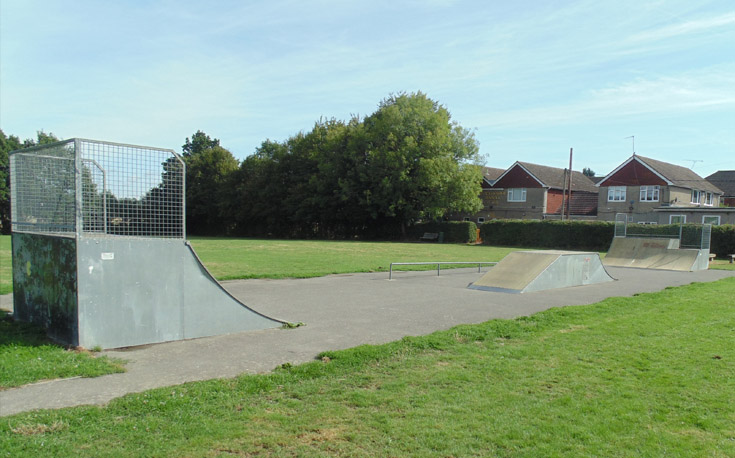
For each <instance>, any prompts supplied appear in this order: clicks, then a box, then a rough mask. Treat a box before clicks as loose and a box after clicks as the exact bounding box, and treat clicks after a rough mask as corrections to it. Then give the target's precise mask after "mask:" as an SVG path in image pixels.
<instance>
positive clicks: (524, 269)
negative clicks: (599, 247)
mask: <svg viewBox="0 0 735 458" xmlns="http://www.w3.org/2000/svg"><path fill="white" fill-rule="evenodd" d="M613 280H614V279H613V278H612V277H611V276H610V275H609V274H608V273H607V271H606V270H605V267H603V265H602V263H601V262H600V255H599V254H597V253H594V252H589V253H588V252H579V251H515V252H513V253H510V254H509V255H508V256H506V257H504V258H503V259H502V260H501V261H500V262H499V263H498V264H497V265H496V266H495V267H493V268H492V269H490V270H489V271H488V272H487V273H486V274H485V275H483V276H482V277H481V278H480V279H479V280H477V281H476V282H474V283H472V284H470V285H469V288H472V289H479V290H482V291H498V292H505V293H528V292H533V291H543V290H547V289H555V288H568V287H570V286H582V285H590V284H593V283H601V282H606V281H613Z"/></svg>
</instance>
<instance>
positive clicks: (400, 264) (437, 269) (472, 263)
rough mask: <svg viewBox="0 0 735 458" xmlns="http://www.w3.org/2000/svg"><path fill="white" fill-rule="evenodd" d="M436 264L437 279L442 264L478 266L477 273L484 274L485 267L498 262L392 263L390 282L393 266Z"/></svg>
mask: <svg viewBox="0 0 735 458" xmlns="http://www.w3.org/2000/svg"><path fill="white" fill-rule="evenodd" d="M434 264H436V275H437V277H438V276H439V275H440V274H441V266H442V264H465V265H474V264H477V271H478V272H482V270H481V268H482V266H483V265H493V266H494V265H495V264H497V262H486V261H471V262H461V261H431V262H391V263H390V270H389V271H388V280H393V266H425V265H434Z"/></svg>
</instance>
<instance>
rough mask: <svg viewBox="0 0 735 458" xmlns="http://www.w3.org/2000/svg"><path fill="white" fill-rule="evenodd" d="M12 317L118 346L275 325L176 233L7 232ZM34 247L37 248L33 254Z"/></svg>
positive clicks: (63, 336)
mask: <svg viewBox="0 0 735 458" xmlns="http://www.w3.org/2000/svg"><path fill="white" fill-rule="evenodd" d="M13 251H14V266H13V276H14V302H15V312H16V313H17V315H18V316H17V318H18V319H21V320H23V321H30V322H36V323H39V324H44V325H45V326H46V328H47V332H48V334H49V336H51V337H52V338H54V339H56V340H58V341H60V342H63V343H66V344H69V345H79V346H82V347H85V348H93V347H96V346H99V347H101V348H118V347H128V346H134V345H142V344H150V343H158V342H167V341H174V340H182V339H192V338H197V337H206V336H214V335H222V334H229V333H234V332H241V331H248V330H256V329H266V328H275V327H279V326H281V325H282V324H283V321H280V320H277V319H273V318H269V317H267V316H265V315H262V314H260V313H258V312H256V311H255V310H252V309H251V308H249V307H247V306H246V305H244V304H243V303H241V302H240V301H239V300H237V299H236V298H235V297H233V296H232V295H231V294H229V293H228V292H227V291H226V290H225V289H224V288H223V287H222V286H221V285H220V284H219V283H218V282H217V281H216V280H215V279H214V277H212V275H211V274H210V273H209V272H208V271H207V269H206V268H205V267H204V266H203V265H202V263H201V261H200V260H199V258H198V257H197V255H196V253H195V252H194V250H193V249H192V247H191V246H190V245H189V244H188V242H185V241H183V240H181V239H179V240H173V239H141V238H126V237H120V238H117V237H100V238H94V237H80V238H78V239H74V238H62V237H46V236H42V235H35V234H34V235H31V234H13ZM39 254H40V255H39Z"/></svg>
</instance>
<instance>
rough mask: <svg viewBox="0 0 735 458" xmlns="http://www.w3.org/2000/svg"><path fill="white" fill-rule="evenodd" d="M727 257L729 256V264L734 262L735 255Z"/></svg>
mask: <svg viewBox="0 0 735 458" xmlns="http://www.w3.org/2000/svg"><path fill="white" fill-rule="evenodd" d="M728 256H730V264H732V262H733V261H735V254H728Z"/></svg>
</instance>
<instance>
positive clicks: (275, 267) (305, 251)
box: [190, 237, 518, 280]
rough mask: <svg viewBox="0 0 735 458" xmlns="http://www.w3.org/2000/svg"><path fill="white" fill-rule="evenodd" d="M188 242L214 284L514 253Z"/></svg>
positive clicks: (413, 246) (430, 246)
mask: <svg viewBox="0 0 735 458" xmlns="http://www.w3.org/2000/svg"><path fill="white" fill-rule="evenodd" d="M190 242H191V244H192V246H193V247H194V249H195V250H196V252H197V254H198V255H199V257H200V258H201V259H202V262H203V263H204V264H205V265H206V266H207V268H208V269H209V270H210V271H211V272H212V274H213V275H214V276H215V277H216V278H217V279H219V280H232V279H239V278H289V277H290V278H308V277H321V276H324V275H329V274H341V273H353V272H379V271H385V272H387V271H388V267H389V266H390V263H391V262H420V261H500V260H501V259H502V258H503V257H504V256H505V255H506V254H508V253H510V252H511V251H515V250H517V249H518V248H508V247H490V246H474V245H462V244H438V243H397V242H351V241H321V240H271V239H232V238H210V237H192V238H191V239H190ZM427 268H429V269H430V268H432V267H427ZM433 268H436V267H435V266H434V267H433Z"/></svg>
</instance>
